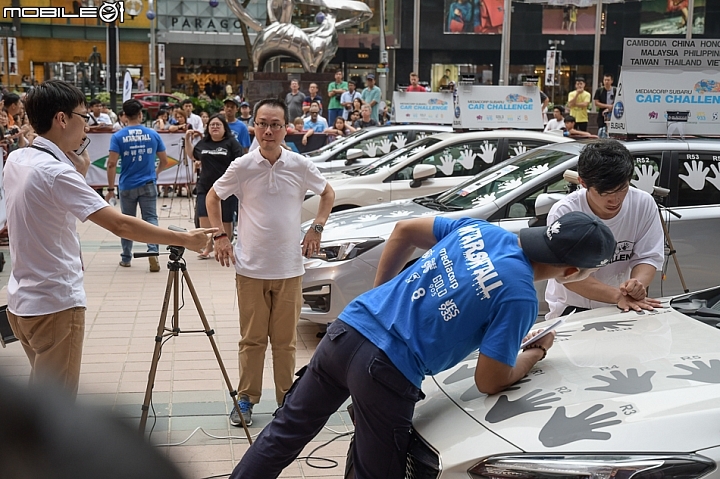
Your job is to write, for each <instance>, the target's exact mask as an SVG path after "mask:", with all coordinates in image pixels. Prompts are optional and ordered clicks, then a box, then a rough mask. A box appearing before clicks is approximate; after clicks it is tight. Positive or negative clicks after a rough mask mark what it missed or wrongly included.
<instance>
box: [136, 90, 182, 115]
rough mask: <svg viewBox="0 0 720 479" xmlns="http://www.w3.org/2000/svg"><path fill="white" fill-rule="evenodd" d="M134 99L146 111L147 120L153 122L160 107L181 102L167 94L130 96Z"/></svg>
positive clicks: (147, 93)
mask: <svg viewBox="0 0 720 479" xmlns="http://www.w3.org/2000/svg"><path fill="white" fill-rule="evenodd" d="M132 97H133V98H134V99H136V100H138V101H140V103H141V104H142V106H143V109H144V110H145V111H147V115H148V117H149V118H148V119H149V120H154V119H155V117H156V116H157V112H158V110H159V109H160V107H161V106H162V105H164V104H166V103H167V104H171V105H174V104H179V103H180V102H181V101H182V100H180V98H178V97H176V96H174V95H170V94H169V93H150V92H144V93H135V94H134V95H133V96H132Z"/></svg>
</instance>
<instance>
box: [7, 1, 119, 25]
mask: <svg viewBox="0 0 720 479" xmlns="http://www.w3.org/2000/svg"><path fill="white" fill-rule="evenodd" d="M3 18H99V19H100V20H102V21H103V22H105V23H112V22H114V21H116V20H119V21H120V23H123V22H124V21H125V4H124V3H123V2H114V3H112V2H103V4H102V5H100V6H99V7H80V8H78V9H77V10H76V11H72V12H68V11H66V10H65V7H3Z"/></svg>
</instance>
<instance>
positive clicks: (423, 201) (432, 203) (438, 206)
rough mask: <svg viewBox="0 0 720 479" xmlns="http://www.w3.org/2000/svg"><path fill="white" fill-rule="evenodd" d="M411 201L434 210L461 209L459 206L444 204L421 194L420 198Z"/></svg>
mask: <svg viewBox="0 0 720 479" xmlns="http://www.w3.org/2000/svg"><path fill="white" fill-rule="evenodd" d="M413 201H414V202H415V203H417V204H419V205H421V206H424V207H426V208H430V209H431V210H436V211H458V210H461V209H463V208H462V207H461V206H454V205H452V206H451V205H446V204H443V203H440V202H438V201H437V200H436V199H435V198H430V197H427V196H421V197H420V198H415V199H413Z"/></svg>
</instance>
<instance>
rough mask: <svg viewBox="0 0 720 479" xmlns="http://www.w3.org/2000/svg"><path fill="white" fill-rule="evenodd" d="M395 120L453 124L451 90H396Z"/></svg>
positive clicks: (394, 96) (400, 121)
mask: <svg viewBox="0 0 720 479" xmlns="http://www.w3.org/2000/svg"><path fill="white" fill-rule="evenodd" d="M393 102H394V103H395V121H397V122H399V123H433V124H440V125H452V122H453V113H452V105H453V97H452V93H450V92H442V93H422V92H395V93H394V94H393Z"/></svg>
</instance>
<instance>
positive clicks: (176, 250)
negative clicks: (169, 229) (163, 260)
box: [167, 245, 185, 261]
mask: <svg viewBox="0 0 720 479" xmlns="http://www.w3.org/2000/svg"><path fill="white" fill-rule="evenodd" d="M167 249H168V251H170V261H181V260H182V257H183V254H185V248H184V247H183V246H172V245H170V246H168V247H167Z"/></svg>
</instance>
